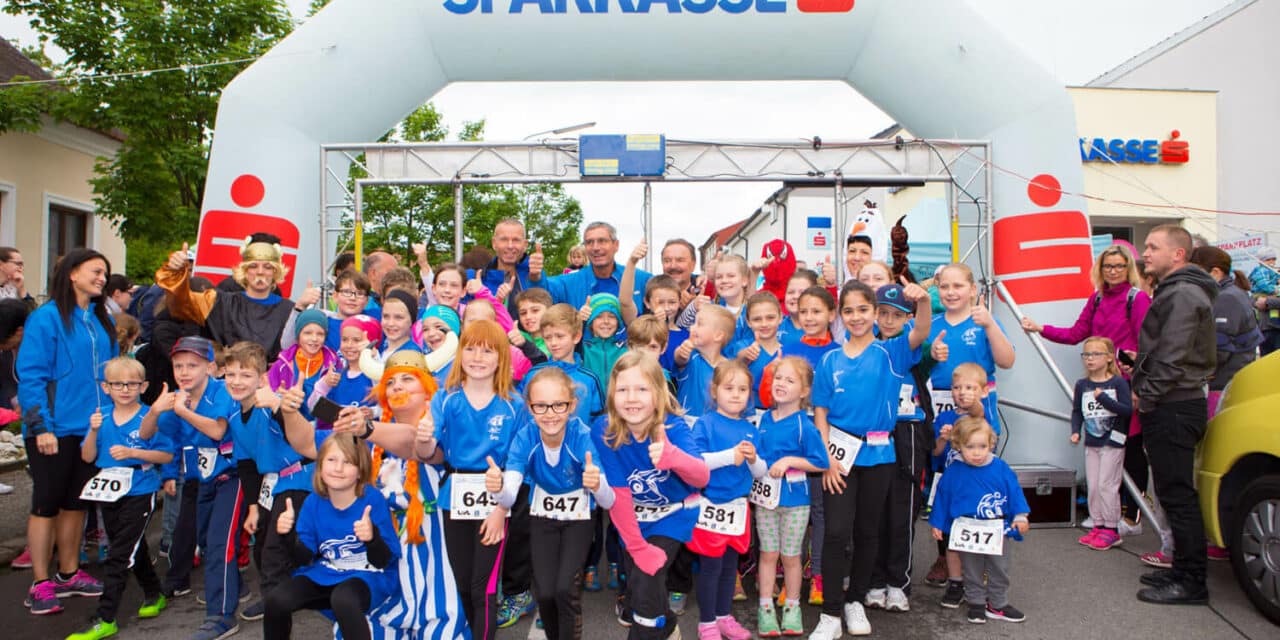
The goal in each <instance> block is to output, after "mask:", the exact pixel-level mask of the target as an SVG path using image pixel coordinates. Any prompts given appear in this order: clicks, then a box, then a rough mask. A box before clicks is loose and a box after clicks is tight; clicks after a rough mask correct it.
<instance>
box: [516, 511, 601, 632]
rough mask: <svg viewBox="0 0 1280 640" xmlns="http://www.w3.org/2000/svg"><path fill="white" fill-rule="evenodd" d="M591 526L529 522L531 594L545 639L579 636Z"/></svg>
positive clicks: (584, 522) (541, 520) (543, 520)
mask: <svg viewBox="0 0 1280 640" xmlns="http://www.w3.org/2000/svg"><path fill="white" fill-rule="evenodd" d="M594 532H595V527H594V526H593V523H592V521H590V520H577V521H563V520H550V519H548V518H530V519H529V541H530V543H531V544H532V546H533V547H534V548H536V549H537V550H538V553H535V554H533V557H532V563H531V564H532V569H533V594H534V596H535V597H536V598H537V599H538V615H539V616H541V617H542V626H543V630H545V631H546V635H547V640H573V639H576V638H581V637H582V562H583V559H584V558H585V557H586V555H587V550H588V549H589V548H590V545H591V536H592V534H593V533H594Z"/></svg>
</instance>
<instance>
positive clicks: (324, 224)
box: [320, 147, 329, 309]
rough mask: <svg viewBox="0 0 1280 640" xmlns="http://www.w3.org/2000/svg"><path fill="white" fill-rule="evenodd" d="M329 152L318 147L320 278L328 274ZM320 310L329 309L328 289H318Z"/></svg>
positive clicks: (322, 278)
mask: <svg viewBox="0 0 1280 640" xmlns="http://www.w3.org/2000/svg"><path fill="white" fill-rule="evenodd" d="M328 157H329V152H328V151H326V150H325V148H324V147H320V277H321V281H323V280H324V278H325V276H326V274H328V273H329V172H328V168H329V167H328V166H327V165H328V162H326V160H327V159H328ZM320 308H321V309H328V308H329V287H320Z"/></svg>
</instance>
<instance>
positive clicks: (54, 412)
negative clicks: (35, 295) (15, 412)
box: [17, 302, 120, 438]
mask: <svg viewBox="0 0 1280 640" xmlns="http://www.w3.org/2000/svg"><path fill="white" fill-rule="evenodd" d="M93 310H94V305H93V304H90V305H89V308H88V309H78V308H77V309H74V310H73V311H72V312H71V325H70V327H68V326H67V325H64V324H62V316H61V315H59V314H58V306H57V305H56V304H54V303H53V302H46V303H45V304H44V305H42V306H40V308H38V309H36V310H35V311H33V312H31V316H30V317H28V318H27V324H26V327H25V329H24V331H23V334H22V346H21V347H19V348H18V361H17V366H18V404H19V405H20V406H21V407H22V410H23V412H24V414H27V413H30V412H31V411H32V410H35V409H37V408H38V411H39V416H40V419H41V421H42V423H43V424H42V427H41V428H42V429H43V430H44V431H48V432H49V433H52V434H53V435H55V436H58V437H59V438H61V437H63V436H84V434H85V432H86V431H88V429H89V416H91V415H93V412H94V411H96V410H97V409H98V406H99V405H100V404H103V405H106V404H110V400H109V399H108V398H107V394H105V393H103V392H102V389H101V387H100V386H99V385H98V382H99V381H101V380H102V368H103V367H104V366H105V365H106V363H107V361H108V360H110V359H112V358H114V357H116V355H117V354H118V353H119V352H120V349H119V347H118V346H117V345H116V343H115V342H113V341H112V340H111V336H110V335H109V334H108V333H107V331H106V329H104V328H103V327H102V324H101V323H99V322H98V318H97V316H95V315H93ZM33 426H35V425H33V424H32V421H31V420H30V419H27V418H26V417H25V416H24V419H23V425H22V435H23V437H27V436H28V435H33V434H29V433H28V429H30V428H31V427H33ZM39 432H40V429H37V430H36V433H39Z"/></svg>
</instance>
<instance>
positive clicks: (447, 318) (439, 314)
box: [422, 304, 462, 334]
mask: <svg viewBox="0 0 1280 640" xmlns="http://www.w3.org/2000/svg"><path fill="white" fill-rule="evenodd" d="M427 318H435V319H437V320H439V321H441V322H443V323H444V324H445V326H447V327H449V330H450V331H452V332H453V333H455V334H461V333H462V321H461V320H459V319H458V312H457V311H454V310H453V309H450V308H449V307H446V306H444V305H442V304H433V305H431V306H429V307H427V310H426V311H423V312H422V319H423V320H426V319H427Z"/></svg>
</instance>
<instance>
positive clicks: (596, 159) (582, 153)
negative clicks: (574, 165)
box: [578, 134, 667, 178]
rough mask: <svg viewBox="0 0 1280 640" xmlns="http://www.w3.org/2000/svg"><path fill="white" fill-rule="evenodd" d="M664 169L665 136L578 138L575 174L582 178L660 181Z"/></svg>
mask: <svg viewBox="0 0 1280 640" xmlns="http://www.w3.org/2000/svg"><path fill="white" fill-rule="evenodd" d="M666 168H667V138H666V136H661V135H656V134H632V135H589V136H578V171H579V172H580V173H581V174H582V177H584V178H591V177H632V176H636V177H648V176H652V177H661V176H662V175H663V174H664V173H665V172H666Z"/></svg>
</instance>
